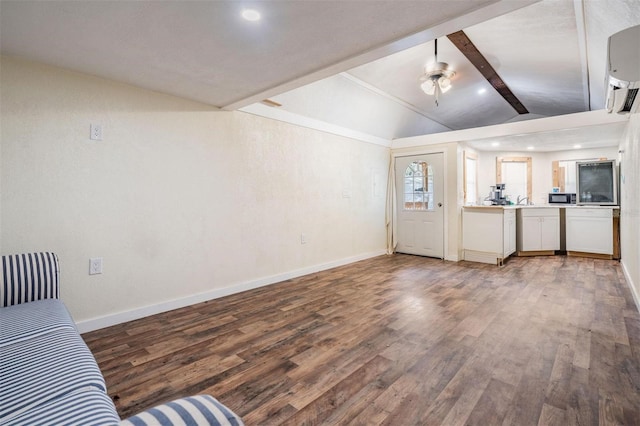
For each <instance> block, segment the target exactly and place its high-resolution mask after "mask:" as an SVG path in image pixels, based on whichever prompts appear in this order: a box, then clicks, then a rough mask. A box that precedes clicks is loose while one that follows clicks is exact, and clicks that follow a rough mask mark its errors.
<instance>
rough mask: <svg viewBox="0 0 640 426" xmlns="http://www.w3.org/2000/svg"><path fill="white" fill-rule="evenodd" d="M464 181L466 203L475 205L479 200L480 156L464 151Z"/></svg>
mask: <svg viewBox="0 0 640 426" xmlns="http://www.w3.org/2000/svg"><path fill="white" fill-rule="evenodd" d="M462 173H463V175H464V176H463V181H464V204H466V205H475V204H477V202H478V156H477V155H476V154H474V153H471V152H468V151H465V152H464V166H463V168H462Z"/></svg>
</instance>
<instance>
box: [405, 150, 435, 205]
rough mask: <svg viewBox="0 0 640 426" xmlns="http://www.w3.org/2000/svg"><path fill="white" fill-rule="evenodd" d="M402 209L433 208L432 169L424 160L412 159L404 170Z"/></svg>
mask: <svg viewBox="0 0 640 426" xmlns="http://www.w3.org/2000/svg"><path fill="white" fill-rule="evenodd" d="M404 209H405V210H433V170H432V169H431V166H430V165H428V164H427V163H426V162H424V161H414V162H413V163H411V164H409V166H408V167H407V169H406V170H405V171H404Z"/></svg>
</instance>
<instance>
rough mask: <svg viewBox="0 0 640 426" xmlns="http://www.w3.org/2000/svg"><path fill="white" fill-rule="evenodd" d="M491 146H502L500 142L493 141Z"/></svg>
mask: <svg viewBox="0 0 640 426" xmlns="http://www.w3.org/2000/svg"><path fill="white" fill-rule="evenodd" d="M491 146H500V142H491Z"/></svg>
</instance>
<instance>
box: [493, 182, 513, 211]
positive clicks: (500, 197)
mask: <svg viewBox="0 0 640 426" xmlns="http://www.w3.org/2000/svg"><path fill="white" fill-rule="evenodd" d="M505 186H506V185H505V184H504V183H496V185H495V186H491V191H490V192H489V199H490V200H491V205H493V206H505V205H507V204H509V202H508V201H507V199H506V198H505V197H504V189H505Z"/></svg>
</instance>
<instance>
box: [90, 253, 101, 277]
mask: <svg viewBox="0 0 640 426" xmlns="http://www.w3.org/2000/svg"><path fill="white" fill-rule="evenodd" d="M101 273H102V258H101V257H92V258H91V259H89V275H96V274H101Z"/></svg>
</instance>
